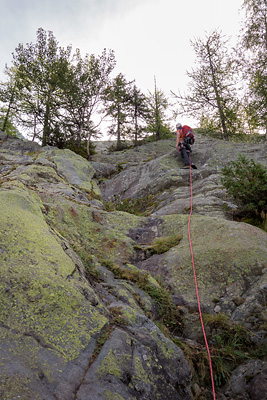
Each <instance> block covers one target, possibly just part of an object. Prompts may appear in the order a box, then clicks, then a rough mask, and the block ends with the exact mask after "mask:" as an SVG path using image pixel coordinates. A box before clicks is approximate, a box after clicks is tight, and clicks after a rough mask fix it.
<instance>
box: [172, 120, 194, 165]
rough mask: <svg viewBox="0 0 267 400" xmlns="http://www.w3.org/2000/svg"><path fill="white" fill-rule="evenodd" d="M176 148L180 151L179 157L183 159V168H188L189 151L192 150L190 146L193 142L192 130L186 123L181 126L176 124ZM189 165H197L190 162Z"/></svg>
mask: <svg viewBox="0 0 267 400" xmlns="http://www.w3.org/2000/svg"><path fill="white" fill-rule="evenodd" d="M176 130H177V131H176V133H177V139H176V150H178V151H180V152H181V157H182V159H183V161H184V166H183V168H185V169H187V168H190V153H191V152H192V150H191V146H190V145H192V144H194V142H195V138H194V134H193V130H192V129H191V128H190V126H188V125H184V126H182V124H180V123H178V124H177V125H176ZM191 167H192V168H194V169H197V167H196V166H195V165H194V164H192V163H191Z"/></svg>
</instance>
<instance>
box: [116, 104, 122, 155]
mask: <svg viewBox="0 0 267 400" xmlns="http://www.w3.org/2000/svg"><path fill="white" fill-rule="evenodd" d="M117 150H121V121H120V106H118V117H117Z"/></svg>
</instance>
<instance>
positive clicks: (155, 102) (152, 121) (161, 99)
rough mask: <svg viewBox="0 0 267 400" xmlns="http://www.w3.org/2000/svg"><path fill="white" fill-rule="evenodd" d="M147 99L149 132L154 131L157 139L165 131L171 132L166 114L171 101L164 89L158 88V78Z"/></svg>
mask: <svg viewBox="0 0 267 400" xmlns="http://www.w3.org/2000/svg"><path fill="white" fill-rule="evenodd" d="M147 99H148V106H149V115H148V126H147V132H152V133H154V134H155V137H156V140H159V139H160V137H161V136H162V135H163V134H164V133H166V132H169V128H168V126H167V116H166V110H167V108H168V105H169V103H168V99H167V97H166V96H165V94H164V93H163V92H162V90H160V89H158V87H157V82H156V78H154V92H153V93H151V92H149V95H148V97H147Z"/></svg>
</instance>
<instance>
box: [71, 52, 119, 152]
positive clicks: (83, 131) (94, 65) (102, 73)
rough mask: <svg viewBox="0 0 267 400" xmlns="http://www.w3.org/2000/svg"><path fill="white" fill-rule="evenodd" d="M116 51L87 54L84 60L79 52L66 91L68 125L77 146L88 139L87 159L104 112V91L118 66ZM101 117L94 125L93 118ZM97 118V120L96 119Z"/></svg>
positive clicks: (75, 57)
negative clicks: (92, 139) (116, 65)
mask: <svg viewBox="0 0 267 400" xmlns="http://www.w3.org/2000/svg"><path fill="white" fill-rule="evenodd" d="M115 63H116V62H115V56H114V52H113V51H109V52H107V50H106V49H104V51H103V52H102V54H101V56H98V57H97V56H95V55H93V54H91V55H89V54H86V55H85V57H84V58H82V57H81V54H80V51H79V50H77V51H76V54H75V56H74V63H73V65H72V66H71V68H70V69H69V71H68V74H69V76H68V78H67V79H66V87H65V88H64V93H63V94H64V100H63V104H64V108H65V113H66V116H65V121H66V122H65V124H66V127H67V128H68V130H69V131H70V132H71V133H72V137H73V138H76V142H77V146H78V147H80V146H81V141H82V139H83V138H86V139H87V157H88V158H89V157H90V140H91V137H92V136H95V135H96V132H97V127H98V126H99V124H100V122H101V121H102V118H103V117H104V111H103V109H102V108H101V106H102V104H103V100H104V97H105V91H106V88H107V86H108V84H109V83H110V78H109V77H110V74H111V72H112V70H113V69H114V67H115ZM96 114H97V115H98V116H100V114H101V117H100V118H99V121H98V122H97V121H96V123H93V121H92V117H93V115H94V116H95V117H96ZM95 119H96V118H95Z"/></svg>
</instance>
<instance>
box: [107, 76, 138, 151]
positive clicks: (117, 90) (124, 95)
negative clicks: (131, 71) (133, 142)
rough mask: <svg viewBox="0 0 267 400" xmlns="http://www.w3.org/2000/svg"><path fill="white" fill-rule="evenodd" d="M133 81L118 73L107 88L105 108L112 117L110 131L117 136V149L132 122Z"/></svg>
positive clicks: (120, 145)
mask: <svg viewBox="0 0 267 400" xmlns="http://www.w3.org/2000/svg"><path fill="white" fill-rule="evenodd" d="M132 84H133V82H127V80H126V78H125V77H124V75H123V74H121V73H120V74H118V75H117V76H116V77H115V78H114V79H113V81H112V82H111V85H110V86H109V87H108V88H107V89H106V95H105V109H106V114H107V116H110V117H111V124H110V126H109V133H110V134H111V135H116V137H117V150H121V148H122V137H123V136H124V135H125V134H126V132H127V124H128V123H129V122H130V107H131V100H132V97H131V91H132Z"/></svg>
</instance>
